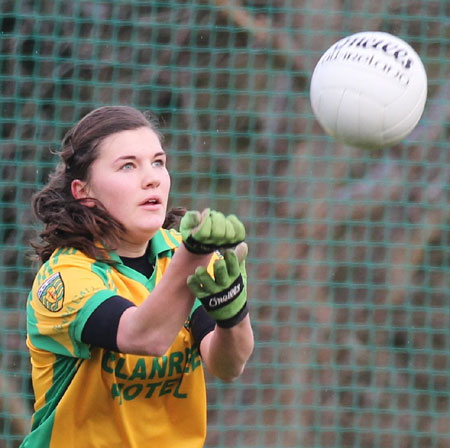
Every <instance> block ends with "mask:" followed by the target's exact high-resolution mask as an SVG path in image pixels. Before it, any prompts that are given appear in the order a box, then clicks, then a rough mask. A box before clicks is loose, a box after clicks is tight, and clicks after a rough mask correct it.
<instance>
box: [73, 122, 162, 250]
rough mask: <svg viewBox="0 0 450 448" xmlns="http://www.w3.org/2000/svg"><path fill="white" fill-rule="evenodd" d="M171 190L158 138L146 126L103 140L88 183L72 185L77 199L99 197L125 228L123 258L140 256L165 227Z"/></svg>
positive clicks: (79, 182) (74, 182) (78, 182)
mask: <svg viewBox="0 0 450 448" xmlns="http://www.w3.org/2000/svg"><path fill="white" fill-rule="evenodd" d="M169 191H170V176H169V173H168V171H167V168H166V154H165V153H164V150H163V149H162V147H161V143H160V141H159V138H158V135H157V134H156V133H155V132H154V131H152V130H151V129H150V128H147V127H141V128H138V129H134V130H130V131H121V132H118V133H117V134H112V135H110V136H108V137H107V138H105V139H104V140H103V142H102V143H101V144H100V147H99V156H98V158H97V159H96V160H95V162H94V163H93V164H92V165H91V168H90V172H89V178H88V181H87V182H81V181H79V180H78V181H73V183H72V193H73V194H74V196H75V197H76V198H94V199H97V200H98V201H100V202H101V203H102V204H103V206H104V207H105V208H106V209H107V211H108V212H109V213H110V214H111V215H112V216H113V217H114V218H115V219H117V220H118V221H119V222H120V223H122V225H124V226H125V229H126V236H125V238H124V241H123V247H121V248H119V249H118V253H119V255H124V256H126V255H129V256H132V255H133V252H134V255H137V254H140V253H141V252H142V251H143V250H145V247H146V246H147V242H148V240H149V239H151V238H152V237H153V235H154V234H155V233H156V232H157V231H158V230H159V229H160V228H161V226H162V224H163V223H164V219H165V216H166V210H167V202H168V197H169ZM87 203H88V201H87ZM130 250H131V252H130Z"/></svg>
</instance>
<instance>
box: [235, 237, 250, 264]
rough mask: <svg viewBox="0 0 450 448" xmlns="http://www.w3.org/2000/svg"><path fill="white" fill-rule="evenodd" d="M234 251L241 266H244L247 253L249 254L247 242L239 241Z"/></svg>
mask: <svg viewBox="0 0 450 448" xmlns="http://www.w3.org/2000/svg"><path fill="white" fill-rule="evenodd" d="M234 253H235V254H236V256H237V258H238V261H239V266H240V267H241V268H242V267H243V266H244V263H245V259H246V258H247V255H248V245H247V243H245V242H244V241H243V242H242V243H239V244H238V245H237V246H236V247H235V248H234Z"/></svg>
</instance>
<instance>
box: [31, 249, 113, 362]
mask: <svg viewBox="0 0 450 448" xmlns="http://www.w3.org/2000/svg"><path fill="white" fill-rule="evenodd" d="M109 270H110V268H109V267H108V266H107V265H104V266H102V265H101V264H96V263H92V260H90V259H88V258H87V257H84V256H78V257H77V256H76V255H73V254H72V255H71V256H61V257H58V260H54V259H50V261H49V262H47V264H45V265H44V266H43V267H42V268H41V270H40V271H39V273H38V275H37V276H36V279H35V281H34V284H33V288H32V291H31V292H30V295H29V298H28V304H27V330H28V334H29V337H30V342H31V343H32V344H33V346H34V347H36V348H37V349H41V350H47V351H50V352H53V353H55V354H58V355H64V356H70V357H77V358H88V357H89V356H90V349H89V345H88V344H86V343H84V342H83V341H82V338H81V335H82V331H83V328H84V325H85V323H86V321H87V320H88V319H89V317H90V315H91V314H92V313H93V312H94V311H95V309H96V308H97V307H98V306H99V305H100V304H101V303H103V302H104V301H105V300H107V299H109V298H110V297H112V296H114V295H116V291H115V288H114V286H113V284H112V282H111V280H110V276H109V273H108V271H109Z"/></svg>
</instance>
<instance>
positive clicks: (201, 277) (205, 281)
mask: <svg viewBox="0 0 450 448" xmlns="http://www.w3.org/2000/svg"><path fill="white" fill-rule="evenodd" d="M194 275H195V277H196V278H197V280H198V281H199V282H200V283H201V285H202V290H203V292H204V293H205V294H206V295H209V294H215V293H216V292H218V291H220V290H221V289H222V287H221V286H218V285H217V284H216V282H215V281H214V279H213V278H212V277H211V276H210V275H209V272H208V271H207V270H206V269H205V268H204V267H203V266H200V267H198V268H197V269H196V270H195V273H194Z"/></svg>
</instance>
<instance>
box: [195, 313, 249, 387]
mask: <svg viewBox="0 0 450 448" xmlns="http://www.w3.org/2000/svg"><path fill="white" fill-rule="evenodd" d="M253 345H254V342H253V331H252V327H251V324H250V317H249V315H248V314H247V316H246V317H244V319H243V320H242V321H241V322H239V323H238V324H237V325H235V326H234V327H232V328H221V327H219V326H216V328H215V329H214V330H213V331H211V332H210V333H208V334H207V335H206V336H205V337H204V338H203V339H202V342H201V344H200V351H201V354H202V359H203V361H204V363H205V365H206V367H207V369H208V371H209V372H210V373H211V374H213V375H214V376H216V377H218V378H220V379H221V380H223V381H227V382H228V381H234V380H236V379H237V378H238V377H239V376H240V375H241V373H242V372H243V370H244V367H245V364H246V363H247V361H248V359H249V358H250V355H251V354H252V351H253Z"/></svg>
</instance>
